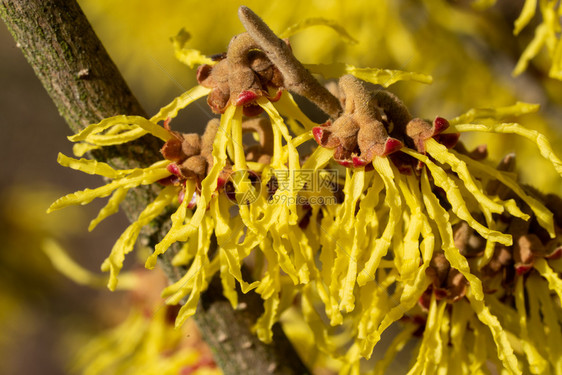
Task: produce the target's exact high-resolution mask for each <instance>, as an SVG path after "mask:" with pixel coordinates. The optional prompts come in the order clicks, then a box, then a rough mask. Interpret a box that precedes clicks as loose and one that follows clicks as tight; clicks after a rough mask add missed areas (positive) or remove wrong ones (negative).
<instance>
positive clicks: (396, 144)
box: [381, 137, 404, 156]
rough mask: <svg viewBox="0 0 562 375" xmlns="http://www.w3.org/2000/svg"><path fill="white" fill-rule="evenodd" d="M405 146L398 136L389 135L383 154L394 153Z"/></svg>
mask: <svg viewBox="0 0 562 375" xmlns="http://www.w3.org/2000/svg"><path fill="white" fill-rule="evenodd" d="M402 147H404V144H403V143H402V142H400V141H399V140H398V139H396V138H392V137H388V138H387V140H386V143H385V144H384V152H383V154H382V155H381V156H386V155H388V154H392V153H393V152H396V151H398V150H400V149H401V148H402Z"/></svg>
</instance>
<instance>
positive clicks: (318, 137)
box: [312, 126, 324, 145]
mask: <svg viewBox="0 0 562 375" xmlns="http://www.w3.org/2000/svg"><path fill="white" fill-rule="evenodd" d="M312 135H313V136H314V140H315V141H316V143H318V144H319V145H321V144H322V136H323V135H324V129H322V128H321V127H320V126H315V127H313V128H312Z"/></svg>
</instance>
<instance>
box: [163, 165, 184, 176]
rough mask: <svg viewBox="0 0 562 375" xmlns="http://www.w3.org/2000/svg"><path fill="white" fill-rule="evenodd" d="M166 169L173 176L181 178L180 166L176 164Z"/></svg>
mask: <svg viewBox="0 0 562 375" xmlns="http://www.w3.org/2000/svg"><path fill="white" fill-rule="evenodd" d="M166 169H167V170H168V172H170V173H171V174H173V175H176V176H178V177H179V176H181V172H180V168H179V167H178V165H177V164H176V163H170V164H168V166H167V167H166Z"/></svg>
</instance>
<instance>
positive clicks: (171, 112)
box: [150, 86, 211, 123]
mask: <svg viewBox="0 0 562 375" xmlns="http://www.w3.org/2000/svg"><path fill="white" fill-rule="evenodd" d="M210 92H211V89H208V88H206V87H203V86H195V87H193V88H192V89H189V90H187V91H186V92H184V93H183V94H181V95H180V96H178V97H177V98H175V99H174V100H172V102H171V103H170V104H168V105H167V106H165V107H162V108H161V109H160V111H158V113H157V114H156V115H154V116H153V117H152V118H151V119H150V121H151V122H153V123H158V122H160V121H163V120H166V119H167V118H174V117H176V116H177V114H178V111H179V110H180V109H182V108H185V107H187V106H188V105H190V104H191V103H193V102H194V101H196V100H197V99H199V98H202V97H204V96H205V95H208V94H209V93H210Z"/></svg>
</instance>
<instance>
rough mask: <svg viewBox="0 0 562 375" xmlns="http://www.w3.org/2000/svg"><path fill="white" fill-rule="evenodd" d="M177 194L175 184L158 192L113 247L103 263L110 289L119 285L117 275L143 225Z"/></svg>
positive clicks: (152, 218) (153, 217) (156, 215)
mask: <svg viewBox="0 0 562 375" xmlns="http://www.w3.org/2000/svg"><path fill="white" fill-rule="evenodd" d="M176 194H177V188H176V187H174V186H168V187H166V188H164V189H162V191H161V192H160V193H159V194H158V196H157V197H156V198H155V199H154V201H152V202H151V203H150V204H149V205H148V206H146V208H145V209H144V210H143V211H142V212H141V213H140V215H139V217H138V219H137V221H135V222H134V223H132V224H131V225H130V226H129V227H128V228H127V229H125V231H124V232H123V234H121V236H119V239H118V240H117V242H115V245H113V249H111V254H109V257H107V259H106V260H105V261H104V262H103V264H102V271H109V272H110V274H109V282H108V288H109V289H110V290H115V288H116V286H117V275H118V274H119V272H120V271H121V268H123V260H124V259H125V255H126V254H127V253H129V252H131V251H132V250H133V247H134V245H135V242H136V240H137V237H138V235H139V234H140V231H141V229H142V227H144V226H145V225H147V224H148V223H150V222H151V221H152V220H154V219H155V218H156V217H158V215H160V214H161V213H162V212H163V211H164V209H165V208H166V207H167V206H168V205H170V204H171V203H172V201H173V200H174V199H175V197H176Z"/></svg>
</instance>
